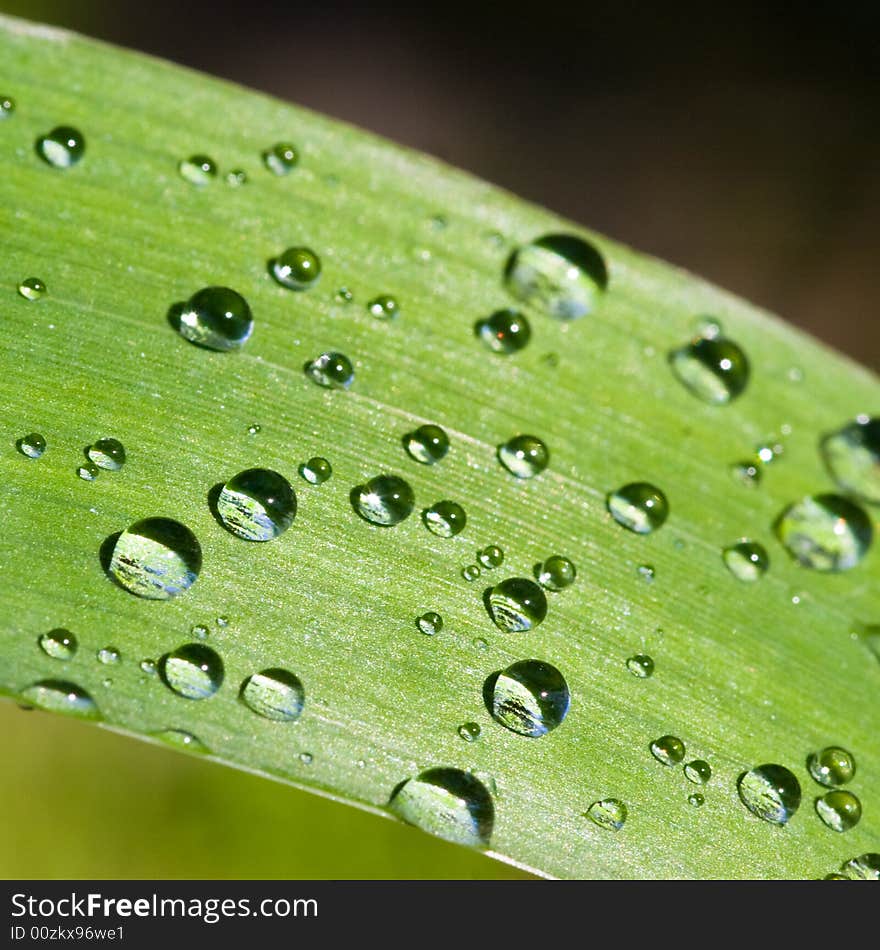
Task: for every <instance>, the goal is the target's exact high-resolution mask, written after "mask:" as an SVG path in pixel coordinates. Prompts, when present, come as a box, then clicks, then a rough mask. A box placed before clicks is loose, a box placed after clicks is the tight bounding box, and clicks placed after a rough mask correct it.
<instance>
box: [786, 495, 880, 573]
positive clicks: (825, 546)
mask: <svg viewBox="0 0 880 950" xmlns="http://www.w3.org/2000/svg"><path fill="white" fill-rule="evenodd" d="M774 527H775V529H776V534H777V537H778V538H779V540H780V541H781V542H782V543H783V544H784V545H785V547H786V548H787V549H788V553H789V554H790V555H791V556H792V557H793V558H794V559H795V560H796V561H798V562H799V563H800V564H802V565H803V566H804V567H810V568H813V570H816V571H834V572H837V571H846V570H849V569H850V568H852V567H855V566H856V564H858V563H859V561H861V559H862V558H863V557H864V556H865V554H866V553H867V550H868V548H869V547H870V545H871V538H872V534H873V532H872V529H871V521H870V519H869V518H868V516H867V515H866V514H865V512H864V511H863V510H862V509H861V508H860V507H859V506H858V505H856V504H855V503H853V502H851V501H848V500H847V499H846V498H843V497H842V496H841V495H832V494H822V495H808V496H807V497H806V498H804V499H803V500H802V501H799V502H795V503H794V504H793V505H791V506H789V507H788V508H786V509H785V511H783V513H782V514H781V515H780V516H779V518H778V519H777V520H776V524H775V525H774Z"/></svg>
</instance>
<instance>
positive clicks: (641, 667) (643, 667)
mask: <svg viewBox="0 0 880 950" xmlns="http://www.w3.org/2000/svg"><path fill="white" fill-rule="evenodd" d="M626 668H627V669H628V670H629V671H630V673H632V675H633V676H638V678H639V679H642V680H646V679H648V677H650V676H653V674H654V661H653V660H652V659H651V657H649V656H648V655H647V654H645V653H636V654H635V655H634V656H631V657H630V658H629V659H628V660H627V661H626Z"/></svg>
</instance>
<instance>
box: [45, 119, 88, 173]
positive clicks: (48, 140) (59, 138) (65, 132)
mask: <svg viewBox="0 0 880 950" xmlns="http://www.w3.org/2000/svg"><path fill="white" fill-rule="evenodd" d="M36 149H37V154H38V155H39V156H40V158H42V159H43V161H45V162H47V163H48V164H49V165H51V166H52V167H53V168H71V167H72V166H73V165H76V164H77V162H79V161H80V160H81V159H82V157H83V155H84V154H85V151H86V140H85V138H84V137H83V134H82V132H80V131H79V129H74V128H73V127H71V126H69V125H59V126H57V127H56V128H54V129H52V131H51V132H49V133H47V134H46V135H41V136H40V137H39V138H38V139H37V141H36Z"/></svg>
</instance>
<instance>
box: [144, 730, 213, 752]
mask: <svg viewBox="0 0 880 950" xmlns="http://www.w3.org/2000/svg"><path fill="white" fill-rule="evenodd" d="M152 735H153V738H154V739H158V740H159V741H160V742H164V743H165V744H166V745H170V746H173V747H174V748H175V749H186V751H187V752H194V753H197V754H198V755H205V754H206V753H207V752H208V751H210V750H209V749H208V747H207V746H206V745H205V744H204V742H202V741H201V739H199V738H198V736H194V735H193V734H192V733H191V732H186V731H185V730H183V729H162V730H160V731H159V732H154V733H153V734H152Z"/></svg>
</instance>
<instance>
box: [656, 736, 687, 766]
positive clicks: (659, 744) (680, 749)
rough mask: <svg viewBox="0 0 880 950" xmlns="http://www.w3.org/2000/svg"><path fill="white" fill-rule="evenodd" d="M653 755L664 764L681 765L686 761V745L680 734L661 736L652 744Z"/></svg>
mask: <svg viewBox="0 0 880 950" xmlns="http://www.w3.org/2000/svg"><path fill="white" fill-rule="evenodd" d="M650 749H651V755H653V756H654V758H655V759H656V760H657V761H658V762H662V763H663V764H664V765H680V764H681V763H682V762H683V761H684V754H685V747H684V743H683V742H682V741H681V739H679V738H678V736H660V738H659V739H655V740H654V741H653V742H652V743H651V745H650Z"/></svg>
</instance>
